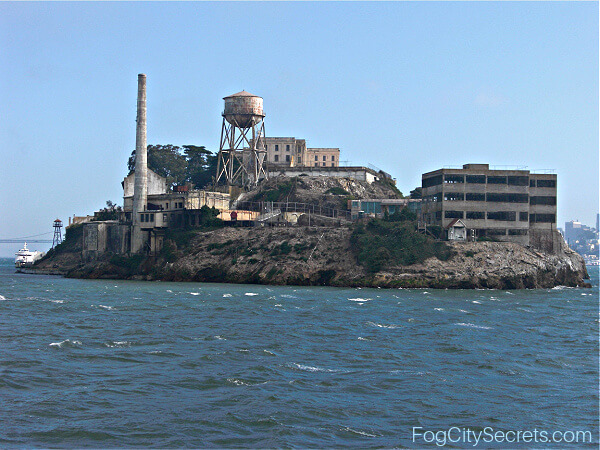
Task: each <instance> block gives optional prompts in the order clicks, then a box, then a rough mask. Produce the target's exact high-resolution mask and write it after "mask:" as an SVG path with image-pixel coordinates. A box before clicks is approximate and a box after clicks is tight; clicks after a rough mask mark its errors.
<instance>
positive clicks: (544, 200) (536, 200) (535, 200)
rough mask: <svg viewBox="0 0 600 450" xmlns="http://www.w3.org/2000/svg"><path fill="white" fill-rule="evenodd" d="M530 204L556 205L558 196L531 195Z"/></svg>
mask: <svg viewBox="0 0 600 450" xmlns="http://www.w3.org/2000/svg"><path fill="white" fill-rule="evenodd" d="M529 204H530V205H550V206H554V205H556V197H545V196H538V197H531V198H530V199H529Z"/></svg>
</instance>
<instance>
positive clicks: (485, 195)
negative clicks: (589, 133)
mask: <svg viewBox="0 0 600 450" xmlns="http://www.w3.org/2000/svg"><path fill="white" fill-rule="evenodd" d="M556 182H557V179H556V174H534V173H531V172H530V171H529V170H490V168H489V165H488V164H465V165H464V166H463V168H462V169H439V170H436V171H433V172H428V173H425V174H423V176H422V189H423V205H422V218H423V220H424V221H425V223H426V224H428V225H439V226H441V227H443V228H446V227H448V225H449V224H450V223H451V222H452V221H453V220H455V219H460V220H462V222H463V223H464V224H465V226H466V228H467V230H468V233H469V238H471V239H473V238H478V237H484V236H487V237H493V238H495V239H498V240H503V241H512V242H517V243H519V244H522V245H532V246H534V247H536V248H539V249H542V250H545V251H551V252H552V251H557V250H558V248H560V246H561V245H562V237H559V236H560V235H559V234H558V232H557V231H556Z"/></svg>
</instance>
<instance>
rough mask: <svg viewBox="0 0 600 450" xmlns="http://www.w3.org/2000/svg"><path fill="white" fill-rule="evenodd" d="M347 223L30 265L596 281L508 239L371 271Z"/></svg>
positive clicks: (76, 274) (365, 279)
mask: <svg viewBox="0 0 600 450" xmlns="http://www.w3.org/2000/svg"><path fill="white" fill-rule="evenodd" d="M351 235H352V230H351V229H350V228H346V227H340V228H328V227H294V228H269V227H266V228H218V229H214V230H209V231H202V230H194V231H187V232H181V233H179V234H178V235H177V236H175V237H174V238H173V239H172V240H169V241H167V242H166V245H165V248H164V249H163V251H162V252H161V253H160V254H159V255H156V256H146V257H144V256H141V255H135V256H131V257H128V256H121V255H104V256H103V257H102V258H100V259H97V260H93V261H83V260H82V257H81V252H80V251H77V249H78V247H79V246H77V245H71V246H70V249H69V251H65V252H60V251H59V252H56V253H55V254H54V255H51V256H50V257H49V258H46V259H44V260H43V261H41V262H40V263H39V264H37V265H36V266H35V267H34V268H33V269H31V270H32V271H39V272H43V271H48V270H54V271H56V272H57V273H64V274H65V276H67V277H72V278H91V279H99V278H101V279H104V278H107V279H133V280H161V281H194V282H220V283H247V284H268V285H300V286H338V287H381V288H439V289H478V288H490V289H534V288H552V287H555V286H570V287H590V285H589V284H588V283H586V281H585V280H586V279H587V278H589V277H588V274H587V270H586V267H585V263H584V261H583V258H581V256H579V255H578V254H576V253H575V252H572V251H571V250H568V249H567V250H566V251H564V252H562V253H560V254H545V253H542V252H539V251H537V250H534V249H531V248H525V247H522V246H520V245H518V244H514V243H507V242H464V243H456V242H454V243H447V245H448V249H449V251H450V254H451V256H450V257H449V258H448V259H447V260H444V261H442V260H440V259H438V258H436V257H435V256H434V257H429V258H427V259H425V260H424V261H422V262H418V263H416V264H410V265H394V264H391V265H388V266H386V267H385V268H382V269H381V270H377V271H372V270H368V268H366V267H363V266H362V265H360V264H358V262H357V256H356V249H355V248H353V244H352V239H351Z"/></svg>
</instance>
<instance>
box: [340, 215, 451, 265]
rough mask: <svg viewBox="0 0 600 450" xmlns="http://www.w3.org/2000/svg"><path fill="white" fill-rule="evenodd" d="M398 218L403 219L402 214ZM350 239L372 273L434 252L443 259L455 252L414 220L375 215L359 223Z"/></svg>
mask: <svg viewBox="0 0 600 450" xmlns="http://www.w3.org/2000/svg"><path fill="white" fill-rule="evenodd" d="M410 214H412V213H410ZM391 217H392V216H390V218H391ZM406 217H408V215H406ZM395 219H400V215H398V216H396V217H395ZM350 243H351V244H352V248H353V251H354V253H355V256H356V259H357V261H358V263H359V264H360V265H362V266H363V267H365V268H366V269H367V270H368V271H369V272H371V273H376V272H379V271H381V270H383V269H386V268H389V267H393V266H409V265H412V264H418V263H422V262H423V261H425V260H426V259H427V258H430V257H432V256H435V257H436V258H438V259H439V260H441V261H446V260H448V259H449V258H450V257H451V256H452V251H451V249H450V248H449V247H448V245H446V244H445V243H444V242H439V241H435V240H434V239H433V238H431V237H429V236H426V235H424V234H421V233H418V232H417V231H416V230H415V224H414V222H413V221H412V220H397V221H392V220H381V219H372V220H370V221H369V222H367V224H366V225H363V224H358V225H356V226H355V228H354V230H353V232H352V235H351V237H350Z"/></svg>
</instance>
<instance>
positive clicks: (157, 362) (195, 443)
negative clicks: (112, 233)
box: [0, 260, 598, 447]
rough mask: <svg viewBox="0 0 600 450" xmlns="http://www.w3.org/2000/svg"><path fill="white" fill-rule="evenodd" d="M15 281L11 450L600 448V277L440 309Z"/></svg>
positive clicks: (405, 299)
mask: <svg viewBox="0 0 600 450" xmlns="http://www.w3.org/2000/svg"><path fill="white" fill-rule="evenodd" d="M11 264H12V261H10V260H2V265H1V266H0V345H1V348H0V368H1V370H0V400H1V402H0V446H1V447H14V446H17V447H22V446H50V447H56V446H63V447H73V446H92V447H115V446H120V447H127V446H138V447H145V446H160V447H165V446H168V447H282V446H284V447H289V446H292V447H326V446H327V447H331V446H337V447H340V446H352V447H397V446H401V447H402V446H408V447H423V446H424V445H425V443H424V442H423V441H416V442H413V441H412V434H411V433H412V428H413V427H418V426H420V427H423V428H424V429H425V430H440V429H447V428H449V427H451V426H459V427H470V428H477V429H481V428H483V427H487V426H490V427H494V429H498V430H532V429H534V428H537V429H538V430H540V429H545V430H551V431H553V430H591V431H592V433H593V438H594V441H595V442H596V444H593V445H592V446H593V447H595V446H597V442H598V432H597V430H598V287H597V286H598V276H597V271H594V274H593V275H592V276H593V283H594V285H595V287H594V289H593V290H590V289H587V290H586V289H552V290H532V291H493V290H476V291H434V290H383V289H334V288H305V287H268V286H254V285H218V284H198V283H156V282H154V283H148V282H146V283H143V282H126V281H90V280H69V279H62V278H59V277H50V276H33V275H20V274H14V269H13V268H12V266H11ZM457 445H458V446H461V445H460V444H457ZM468 446H471V445H468ZM512 446H514V445H512ZM430 447H435V445H433V444H431V445H430ZM480 447H481V444H480ZM504 447H506V445H504ZM538 447H539V445H538Z"/></svg>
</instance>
